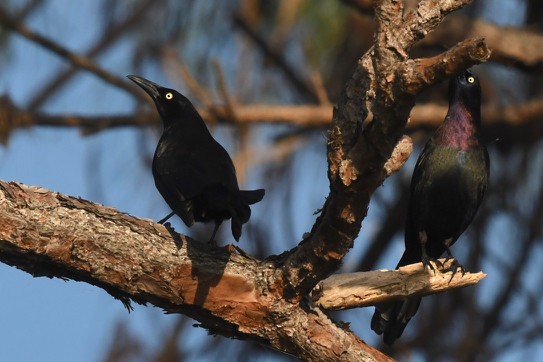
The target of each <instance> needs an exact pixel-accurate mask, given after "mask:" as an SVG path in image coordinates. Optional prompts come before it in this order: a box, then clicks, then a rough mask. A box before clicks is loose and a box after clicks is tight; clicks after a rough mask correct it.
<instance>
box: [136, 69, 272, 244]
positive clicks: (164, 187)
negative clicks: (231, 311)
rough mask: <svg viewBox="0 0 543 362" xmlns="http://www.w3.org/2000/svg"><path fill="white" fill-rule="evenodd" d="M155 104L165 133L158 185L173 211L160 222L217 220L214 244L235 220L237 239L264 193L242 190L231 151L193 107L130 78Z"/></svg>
mask: <svg viewBox="0 0 543 362" xmlns="http://www.w3.org/2000/svg"><path fill="white" fill-rule="evenodd" d="M127 77H128V78H129V79H130V80H132V81H133V82H134V83H136V84H137V85H139V86H140V87H141V88H142V89H143V90H144V91H145V92H147V94H149V95H150V96H151V98H152V99H153V101H154V102H155V105H156V108H157V110H158V113H159V114H160V118H161V119H162V122H163V125H164V131H163V133H162V136H161V138H160V140H159V142H158V145H157V148H156V151H155V155H154V158H153V176H154V178H155V185H156V187H157V189H158V191H159V192H160V194H161V195H162V197H163V198H164V200H166V203H167V204H168V205H169V206H170V208H171V209H172V212H171V213H170V214H169V215H167V216H166V217H165V218H163V219H162V220H160V221H159V223H161V224H162V223H164V222H166V220H168V219H169V218H170V217H171V216H173V215H174V214H177V215H178V216H179V217H180V218H181V219H182V220H183V222H184V223H185V224H186V225H187V226H189V227H190V226H192V225H193V224H194V222H195V221H199V222H208V221H213V222H215V228H214V229H213V234H212V235H211V239H210V240H209V242H210V243H212V242H214V239H215V234H216V233H217V230H218V229H219V226H220V225H221V223H222V222H223V221H224V220H227V219H232V222H231V226H232V235H233V236H234V239H236V241H239V238H240V236H241V227H242V225H243V224H244V223H246V222H247V221H249V217H250V216H251V209H250V207H249V205H252V204H255V203H257V202H259V201H260V200H262V198H263V197H264V190H263V189H259V190H251V191H247V190H240V189H239V186H238V180H237V178H236V170H235V168H234V164H233V163H232V159H231V158H230V156H229V155H228V153H227V152H226V150H225V149H224V148H223V147H222V146H221V145H220V144H219V143H218V142H217V141H215V139H214V138H213V137H212V136H211V134H210V133H209V130H208V129H207V127H206V125H205V123H204V121H203V120H202V117H201V116H200V115H199V114H198V112H197V111H196V109H195V108H194V106H193V105H192V103H191V102H190V101H189V100H188V99H187V98H186V97H185V96H183V95H182V94H180V93H179V92H177V91H175V90H173V89H168V88H164V87H161V86H159V85H158V84H155V83H153V82H151V81H149V80H147V79H144V78H142V77H138V76H135V75H129V76H127Z"/></svg>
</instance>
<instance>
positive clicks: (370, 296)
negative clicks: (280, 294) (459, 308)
mask: <svg viewBox="0 0 543 362" xmlns="http://www.w3.org/2000/svg"><path fill="white" fill-rule="evenodd" d="M440 260H441V261H442V262H444V267H443V268H441V267H439V272H437V273H434V272H433V271H431V270H429V269H426V270H425V269H424V268H423V266H422V263H417V264H411V265H406V266H404V267H401V268H400V269H398V270H374V271H369V272H359V273H350V274H335V275H332V276H330V277H328V278H326V279H324V280H323V281H322V282H320V283H319V284H318V285H317V287H316V288H315V290H314V291H313V299H314V301H315V302H316V303H317V304H318V305H320V306H321V307H322V308H324V309H333V310H340V309H349V308H358V307H367V306H369V305H375V304H376V303H381V302H384V301H387V300H391V299H397V298H406V297H410V296H425V295H429V294H435V293H440V292H443V291H447V290H451V289H456V288H464V287H467V286H470V285H473V284H477V283H478V282H479V281H481V280H482V279H483V278H485V277H486V274H484V273H483V272H478V273H465V274H464V275H462V273H456V274H455V275H454V276H453V273H452V271H448V270H449V268H450V267H451V266H452V262H453V260H452V259H449V260H448V261H445V259H440Z"/></svg>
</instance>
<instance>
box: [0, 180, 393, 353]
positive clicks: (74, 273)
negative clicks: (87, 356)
mask: <svg viewBox="0 0 543 362" xmlns="http://www.w3.org/2000/svg"><path fill="white" fill-rule="evenodd" d="M0 261H2V262H4V263H6V264H9V265H13V266H16V267H18V268H20V269H22V270H25V271H27V272H29V273H31V274H33V275H35V276H47V277H62V278H70V279H74V280H79V281H84V282H87V283H90V284H93V285H96V286H99V287H101V288H103V289H105V290H106V291H108V292H109V293H110V294H112V295H113V296H115V297H117V298H119V299H121V300H122V301H123V302H124V303H125V304H126V303H128V302H129V299H131V300H134V301H136V302H138V303H151V304H153V305H155V306H157V307H160V308H163V309H164V310H166V311H168V312H170V313H183V314H186V315H188V316H190V317H192V318H194V319H196V320H198V321H199V322H200V323H201V324H202V327H204V328H208V329H209V330H210V331H211V332H212V333H220V334H222V335H226V336H235V337H236V338H250V339H253V340H257V341H259V342H261V343H263V344H266V345H269V346H270V347H272V348H275V349H278V350H280V351H283V352H286V353H290V354H293V355H296V356H298V357H300V358H303V359H305V360H322V361H335V360H338V359H343V360H349V361H388V360H389V358H388V357H386V356H385V355H383V354H381V353H380V352H379V351H377V350H375V349H373V348H372V347H370V346H368V345H366V344H365V343H364V342H363V341H361V340H360V339H359V338H357V337H356V336H355V335H354V334H352V333H351V332H350V331H349V330H346V329H343V328H341V327H339V326H337V325H336V324H335V323H334V322H333V321H332V320H330V319H329V318H328V317H327V316H326V315H325V314H324V313H323V312H322V311H320V310H319V309H318V308H314V307H311V306H309V305H305V307H303V308H302V307H300V305H298V304H293V303H289V302H287V301H286V300H284V298H282V295H281V293H282V284H283V283H282V281H281V280H280V279H278V278H277V277H276V274H277V273H274V270H275V266H274V264H273V263H271V262H261V261H257V260H254V259H252V258H249V257H246V256H242V255H239V254H235V253H233V252H232V250H231V249H230V248H228V247H226V248H219V249H209V248H208V247H207V245H205V244H201V243H199V242H197V241H194V240H192V239H190V238H187V237H185V236H183V235H179V234H177V233H175V231H173V230H168V229H167V228H165V227H164V226H162V225H160V224H156V223H155V222H154V221H152V220H146V219H137V218H134V217H132V216H130V215H127V214H123V213H120V212H118V211H116V210H114V209H112V208H109V207H105V206H102V205H98V204H94V203H91V202H89V201H86V200H83V199H80V198H74V197H70V196H66V195H62V194H59V193H54V192H49V191H47V190H45V189H43V188H39V187H28V186H25V185H22V184H18V183H14V182H11V183H6V182H0ZM304 304H306V303H304Z"/></svg>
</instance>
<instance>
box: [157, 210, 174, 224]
mask: <svg viewBox="0 0 543 362" xmlns="http://www.w3.org/2000/svg"><path fill="white" fill-rule="evenodd" d="M174 215H175V211H172V212H170V213H169V214H168V215H166V216H164V217H163V218H162V219H160V220H159V221H157V222H158V223H159V224H163V225H164V223H165V222H166V221H168V219H169V218H170V217H172V216H174Z"/></svg>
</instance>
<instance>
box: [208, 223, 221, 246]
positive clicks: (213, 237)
mask: <svg viewBox="0 0 543 362" xmlns="http://www.w3.org/2000/svg"><path fill="white" fill-rule="evenodd" d="M219 226H221V223H220V222H217V221H215V228H214V229H213V233H212V234H211V238H210V239H209V241H208V242H207V243H208V244H210V245H211V246H217V243H216V242H215V235H216V234H217V230H219Z"/></svg>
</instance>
